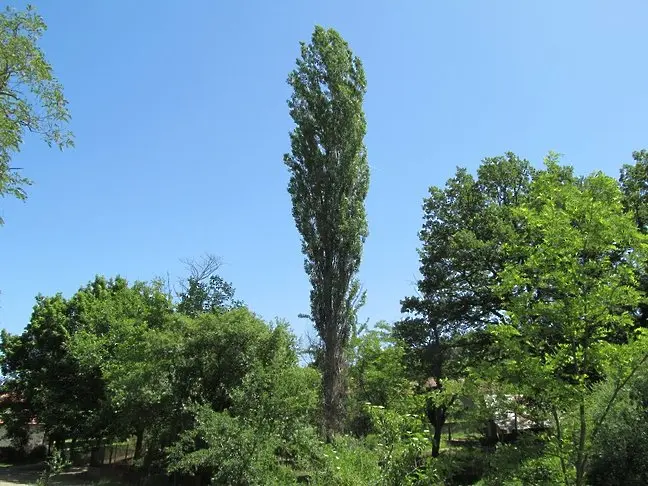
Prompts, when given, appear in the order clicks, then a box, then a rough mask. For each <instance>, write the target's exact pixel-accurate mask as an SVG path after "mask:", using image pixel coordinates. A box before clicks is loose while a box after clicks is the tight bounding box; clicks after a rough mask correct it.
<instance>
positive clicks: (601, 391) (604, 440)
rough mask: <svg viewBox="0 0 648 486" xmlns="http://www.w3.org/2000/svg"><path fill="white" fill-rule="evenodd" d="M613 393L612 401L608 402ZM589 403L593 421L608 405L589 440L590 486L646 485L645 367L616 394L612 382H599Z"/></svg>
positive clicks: (647, 391) (647, 418) (647, 412)
mask: <svg viewBox="0 0 648 486" xmlns="http://www.w3.org/2000/svg"><path fill="white" fill-rule="evenodd" d="M617 390H618V391H617ZM615 392H616V398H615V399H614V400H613V402H611V399H612V397H613V396H614V395H615ZM590 400H591V406H592V409H593V416H594V417H601V416H602V415H603V414H604V413H605V411H606V408H607V407H608V406H609V404H610V403H612V406H611V408H609V411H608V412H607V416H606V420H605V421H603V422H602V423H601V426H600V428H599V429H598V433H597V435H596V436H595V437H593V440H592V448H591V458H592V459H591V463H590V465H589V470H588V480H589V482H590V484H592V485H595V486H597V485H610V486H614V485H623V484H646V483H648V462H647V461H646V457H648V374H647V373H646V369H645V366H642V367H641V369H639V370H638V373H636V374H635V375H634V376H633V378H632V379H631V380H629V381H628V382H627V383H626V385H625V386H623V387H622V388H621V389H620V390H619V389H618V383H616V382H615V380H608V381H605V382H602V383H601V384H599V385H598V386H597V387H596V388H595V390H594V393H593V396H592V397H591V398H590Z"/></svg>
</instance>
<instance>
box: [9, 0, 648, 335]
mask: <svg viewBox="0 0 648 486" xmlns="http://www.w3.org/2000/svg"><path fill="white" fill-rule="evenodd" d="M9 3H10V4H12V2H9ZM34 3H35V5H36V7H37V8H38V10H39V12H40V13H41V14H42V15H43V17H44V18H45V20H46V22H47V24H48V26H49V30H48V31H47V33H46V35H45V37H44V39H43V42H42V45H43V47H44V49H45V51H46V53H47V55H48V57H49V59H50V61H51V63H52V64H53V65H54V67H55V70H56V73H57V75H58V77H59V78H60V80H61V81H62V83H63V84H64V86H65V91H66V95H67V97H68V98H69V100H70V108H71V111H72V115H73V120H72V129H73V131H74V132H75V135H76V148H75V149H73V150H70V151H66V152H63V153H60V152H58V151H56V150H50V149H48V148H47V147H46V146H45V145H44V144H43V143H41V142H40V141H38V140H37V139H32V138H29V139H28V140H27V142H26V145H25V147H24V149H23V151H22V152H21V153H20V154H18V155H17V156H16V158H15V165H17V166H21V167H24V168H25V174H26V175H28V176H29V177H31V178H33V179H34V181H35V185H34V186H33V187H31V188H30V191H29V193H30V197H29V199H28V201H27V202H26V203H25V204H23V203H19V202H16V201H13V200H9V199H5V200H2V201H1V203H0V214H1V215H2V216H3V217H4V218H5V220H6V225H5V226H4V227H2V228H0V248H1V249H2V251H0V289H1V290H2V294H1V295H0V327H5V328H7V329H9V330H10V331H13V332H18V331H20V330H21V329H22V328H23V327H24V326H25V325H26V324H27V323H28V321H29V316H30V314H31V308H32V305H33V303H34V297H35V295H36V294H38V293H39V292H40V293H43V294H45V295H51V294H54V293H56V292H58V291H60V292H63V293H64V294H65V295H66V296H69V295H71V294H73V293H74V291H75V290H76V289H77V288H78V287H79V286H81V285H83V284H85V283H86V282H88V281H89V280H90V279H92V278H93V276H94V275H95V274H97V273H99V274H105V275H108V276H114V275H117V274H121V275H123V276H125V277H127V278H128V279H130V280H135V279H150V278H152V277H154V276H156V275H163V274H166V272H169V273H170V274H171V275H172V276H178V275H180V274H181V273H182V264H181V263H180V262H179V259H180V258H184V257H191V256H198V255H200V254H201V253H204V252H212V253H214V254H217V255H220V256H221V257H222V259H223V261H224V263H225V264H224V266H223V267H222V274H223V276H224V277H226V278H227V279H228V280H230V281H232V283H233V284H234V286H235V287H236V289H237V293H238V296H239V297H240V298H242V299H243V300H244V301H246V302H247V303H248V304H249V305H250V307H251V308H252V309H253V310H255V311H256V312H258V313H259V314H261V315H262V316H263V317H265V318H268V319H272V318H274V317H281V318H285V319H287V320H289V321H290V322H291V324H292V325H293V328H294V329H295V330H296V332H297V333H298V334H300V335H301V334H303V333H304V332H305V330H306V329H307V323H306V322H304V321H301V320H299V319H297V314H299V313H301V312H306V311H307V310H308V291H309V286H308V280H307V278H306V275H305V274H304V271H303V259H302V255H301V252H300V242H299V235H298V234H297V231H296V230H295V227H294V223H293V220H292V216H291V212H290V211H291V207H290V199H289V196H288V194H287V192H286V184H287V181H288V174H287V171H286V169H285V167H284V165H283V162H282V155H283V153H284V152H286V151H287V150H288V148H289V141H288V132H289V130H290V129H291V126H292V125H291V120H290V117H289V115H288V109H287V106H286V99H287V98H288V96H289V94H290V91H289V88H288V86H287V84H286V77H287V75H288V72H289V71H290V70H291V69H292V68H293V66H294V62H295V59H296V57H297V55H298V50H299V41H300V40H308V39H309V38H310V34H311V32H312V29H313V26H314V25H315V24H320V25H323V26H326V27H333V28H335V29H337V30H339V32H340V33H341V34H342V35H343V36H344V37H345V38H346V39H347V41H348V42H349V43H350V45H351V47H352V49H353V50H354V51H355V53H356V54H357V55H358V56H359V57H360V58H361V59H362V60H363V62H364V66H365V70H366V75H367V79H368V93H367V96H366V104H365V110H366V116H367V123H368V133H367V138H366V144H367V148H368V153H369V161H370V164H371V167H372V176H371V177H372V178H371V186H370V191H369V196H368V199H367V211H368V218H369V228H370V237H369V239H368V241H367V244H366V246H365V255H364V260H363V264H362V270H361V280H362V282H363V284H364V286H365V288H366V290H367V292H368V301H367V305H366V307H365V308H364V309H363V312H362V317H363V318H368V319H370V321H371V322H372V323H374V322H376V321H378V320H381V319H386V320H389V321H393V320H395V319H397V318H398V317H399V311H400V305H399V300H400V299H401V298H403V297H404V296H406V295H408V294H411V293H412V292H413V289H414V282H415V280H416V278H417V269H418V261H417V254H416V247H417V245H418V239H417V231H418V230H419V228H420V224H421V216H422V212H421V203H422V199H423V197H425V195H426V193H427V189H428V187H429V186H431V185H440V184H443V183H444V182H445V180H446V179H447V178H448V177H450V176H451V175H452V173H453V172H454V169H455V167H456V166H457V165H462V166H467V167H469V168H471V169H474V168H475V167H476V166H477V165H478V164H479V162H480V160H481V159H482V158H483V157H486V156H494V155H499V154H502V153H504V152H505V151H509V150H511V151H514V152H516V153H518V154H519V155H520V156H524V157H526V158H528V159H529V160H531V161H533V162H534V163H536V164H540V163H541V160H542V157H543V156H544V155H545V154H546V153H547V152H548V151H549V150H554V151H557V152H560V153H562V154H564V161H565V162H568V163H570V164H573V165H574V166H575V167H576V168H577V170H578V171H579V172H581V173H587V172H591V171H593V170H597V169H602V170H604V171H605V172H607V173H609V174H611V175H615V176H616V175H617V174H618V169H619V167H620V166H621V164H622V163H625V162H629V161H630V159H631V152H632V151H633V150H635V149H640V148H644V147H648V139H647V138H646V133H647V132H646V128H647V126H648V123H647V122H648V88H647V85H646V79H648V64H647V63H646V62H645V53H646V46H647V45H648V34H646V30H645V19H646V18H648V3H647V2H645V1H643V0H637V1H630V0H628V1H623V2H609V1H592V0H582V1H576V0H570V1H568V2H567V1H564V0H553V1H543V2H520V1H519V0H511V1H497V0H495V1H488V2H486V1H478V0H474V1H468V0H462V1H452V2H451V1H444V2H440V1H429V0H426V1H407V2H395V1H393V0H392V1H380V0H365V1H359V0H357V1H348V0H345V1H343V0H335V1H330V0H329V1H326V2H314V1H304V0H282V1H279V2H267V1H256V2H252V1H242V0H236V1H235V0H229V1H208V0H204V1H197V0H196V1H187V2H178V1H143V0H140V1H137V2H134V1H126V0H119V1H117V0H113V1H110V2H88V1H87V0H66V1H65V2H51V1H49V2H46V1H40V2H34ZM13 5H16V6H21V5H23V3H22V2H13Z"/></svg>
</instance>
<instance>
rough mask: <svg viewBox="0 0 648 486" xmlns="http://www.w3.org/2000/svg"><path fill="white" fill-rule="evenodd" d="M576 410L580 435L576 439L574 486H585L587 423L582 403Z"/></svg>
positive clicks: (582, 402)
mask: <svg viewBox="0 0 648 486" xmlns="http://www.w3.org/2000/svg"><path fill="white" fill-rule="evenodd" d="M578 410H579V416H580V417H579V418H580V434H579V437H578V452H577V456H576V486H585V441H586V439H587V423H586V418H585V403H584V401H581V404H580V406H579V407H578Z"/></svg>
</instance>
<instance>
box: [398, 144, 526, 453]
mask: <svg viewBox="0 0 648 486" xmlns="http://www.w3.org/2000/svg"><path fill="white" fill-rule="evenodd" d="M532 175H533V170H532V169H531V167H530V165H529V163H528V162H527V161H526V160H521V159H519V158H518V157H517V156H515V155H514V154H512V153H508V154H506V155H505V156H502V157H495V158H489V159H485V160H484V161H483V163H482V165H481V166H480V168H479V170H478V177H477V178H476V179H475V178H474V177H473V176H472V175H470V174H469V173H468V172H467V171H466V170H465V169H461V168H459V169H457V173H456V175H455V177H453V178H452V179H450V180H449V181H448V182H447V183H446V186H445V188H444V189H441V188H438V187H431V188H430V195H429V197H428V198H427V199H425V202H424V205H423V211H424V222H423V228H422V229H421V231H420V233H419V238H420V240H421V248H420V249H419V256H420V261H421V267H420V271H421V279H420V280H419V281H418V284H417V287H418V295H417V296H415V297H408V298H406V299H404V300H403V301H402V302H401V303H402V310H403V312H404V313H406V314H407V315H406V317H405V318H404V319H403V320H401V321H400V322H398V323H396V325H395V326H394V334H395V336H396V337H397V338H398V339H400V340H402V341H403V343H404V345H405V348H406V350H407V358H408V364H409V368H410V369H411V371H412V373H411V374H412V378H414V379H416V380H417V381H418V382H419V383H423V382H430V381H429V378H432V379H433V382H434V385H433V386H434V388H435V389H436V390H437V391H438V392H440V391H442V389H443V387H444V386H445V381H446V380H447V379H451V378H456V377H459V376H461V375H464V374H465V370H464V369H463V368H464V367H465V366H466V363H467V361H469V360H475V358H476V355H478V354H479V353H480V352H481V351H482V350H481V349H480V348H479V347H478V346H473V345H472V342H471V341H469V340H467V339H466V338H465V336H466V335H467V334H468V333H474V332H476V331H479V330H481V329H483V328H484V326H486V325H488V324H492V323H497V322H500V321H501V319H502V317H503V315H502V313H501V307H502V298H501V296H500V295H497V294H496V293H495V292H494V291H493V288H492V285H493V282H495V281H497V279H498V278H499V276H498V275H499V273H500V272H501V269H502V267H503V265H504V264H505V263H506V261H507V255H506V254H505V251H504V247H505V246H504V245H505V244H506V243H507V242H508V241H509V240H510V239H511V238H512V237H513V235H514V234H515V230H514V228H515V226H514V220H515V218H514V213H513V211H512V209H513V208H514V207H515V206H516V205H518V204H520V203H521V202H522V201H523V200H524V199H525V197H526V195H527V193H528V191H529V185H530V181H531V177H532ZM452 403H453V399H452V397H450V399H449V400H445V401H444V402H443V403H440V404H438V405H435V404H433V403H432V402H430V403H429V406H428V417H429V421H430V425H431V426H432V429H433V430H434V432H433V441H434V451H433V454H434V455H435V456H436V455H438V453H439V448H440V440H441V436H440V431H441V429H442V428H443V426H444V424H445V421H446V420H447V415H448V411H449V410H448V407H447V405H451V404H452Z"/></svg>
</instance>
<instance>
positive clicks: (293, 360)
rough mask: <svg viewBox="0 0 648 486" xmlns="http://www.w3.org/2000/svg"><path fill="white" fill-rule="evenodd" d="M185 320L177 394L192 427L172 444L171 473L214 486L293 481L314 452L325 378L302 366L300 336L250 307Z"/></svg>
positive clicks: (187, 420)
mask: <svg viewBox="0 0 648 486" xmlns="http://www.w3.org/2000/svg"><path fill="white" fill-rule="evenodd" d="M185 322H186V323H187V325H188V326H189V328H190V329H191V332H189V333H187V334H186V336H187V340H186V342H185V346H183V348H184V349H183V351H181V353H180V360H179V363H181V364H184V366H180V367H177V368H176V370H175V373H176V374H177V376H178V378H177V383H176V384H175V387H176V388H175V392H174V396H176V397H177V398H179V399H182V404H181V405H182V409H178V410H179V411H180V412H181V413H183V414H184V415H185V417H184V418H183V421H185V423H186V424H187V426H186V427H184V428H183V429H182V430H179V431H178V435H177V437H176V439H177V441H175V442H174V445H173V446H172V447H171V454H170V461H171V470H173V471H176V470H177V471H183V472H193V473H194V474H198V475H204V476H205V477H207V478H212V479H213V480H214V482H215V483H216V484H291V483H293V482H294V480H295V477H296V472H297V471H299V470H300V469H301V468H302V467H305V466H306V465H309V461H310V459H309V454H310V452H309V451H310V449H311V448H312V447H314V444H313V442H314V434H313V433H312V425H313V424H312V418H313V415H314V410H315V407H316V406H317V399H318V393H317V386H316V384H317V382H318V381H319V379H320V377H319V375H318V373H317V372H316V371H315V370H314V369H312V368H300V367H299V366H298V363H297V352H296V348H295V342H294V341H295V340H294V336H292V335H291V334H290V333H289V332H288V330H287V327H286V326H285V325H282V324H280V325H278V326H276V327H274V328H271V327H269V326H268V325H267V324H265V323H263V322H262V321H260V320H259V319H258V318H256V317H254V316H253V315H252V314H251V313H250V312H249V311H248V310H246V309H236V310H232V311H229V312H225V313H220V314H205V315H203V316H202V317H201V318H200V319H198V320H197V321H195V322H193V321H185ZM190 355H191V358H190ZM190 359H191V361H189V360H190ZM187 385H188V386H187ZM176 423H177V421H176ZM291 478H292V480H291Z"/></svg>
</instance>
